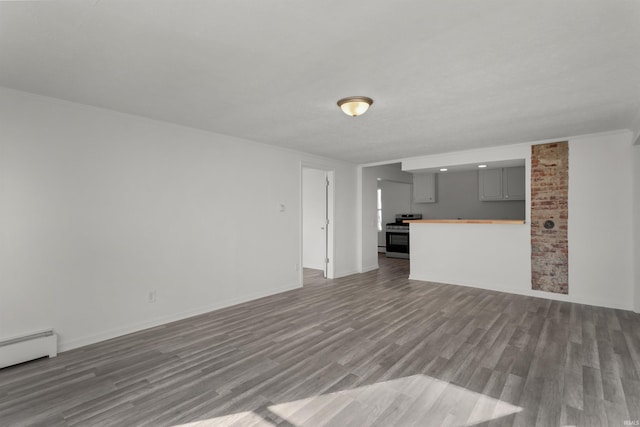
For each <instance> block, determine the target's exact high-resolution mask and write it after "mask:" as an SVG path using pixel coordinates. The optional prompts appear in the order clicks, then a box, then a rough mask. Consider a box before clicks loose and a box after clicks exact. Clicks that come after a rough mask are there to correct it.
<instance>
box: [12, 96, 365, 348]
mask: <svg viewBox="0 0 640 427" xmlns="http://www.w3.org/2000/svg"><path fill="white" fill-rule="evenodd" d="M304 162H313V163H316V164H323V165H325V166H326V168H327V169H333V170H335V182H336V185H335V187H336V189H335V192H336V194H335V218H336V221H335V247H336V260H335V261H336V265H335V270H336V276H340V275H343V274H349V273H352V272H354V271H355V270H356V269H357V267H358V265H357V260H356V257H355V254H356V239H355V232H354V230H356V221H355V214H354V212H355V210H356V209H355V208H356V206H355V202H354V200H355V198H356V184H355V183H356V167H355V166H354V165H349V164H346V163H342V162H335V161H331V160H329V159H322V158H317V157H314V156H307V155H304V154H301V153H297V152H293V151H288V150H281V149H277V148H274V147H270V146H266V145H262V144H257V143H253V142H249V141H244V140H240V139H235V138H231V137H227V136H222V135H217V134H213V133H208V132H203V131H199V130H195V129H190V128H186V127H181V126H177V125H172V124H168V123H162V122H157V121H153V120H148V119H144V118H140V117H135V116H131V115H126V114H120V113H116V112H111V111H107V110H102V109H98V108H92V107H87V106H83V105H79V104H73V103H68V102H63V101H58V100H55V99H51V98H46V97H40V96H35V95H30V94H26V93H22V92H17V91H13V90H8V89H3V88H0V272H1V274H2V277H1V280H0V295H1V297H0V338H2V337H7V336H12V335H17V334H21V333H26V332H29V331H33V330H38V329H43V328H47V327H53V328H54V329H55V330H56V331H57V332H58V333H59V334H60V337H61V349H63V350H64V349H69V348H73V347H77V346H80V345H84V344H88V343H91V342H95V341H99V340H101V339H106V338H110V337H113V336H117V335H120V334H124V333H128V332H131V331H134V330H138V329H142V328H144V327H147V326H152V325H157V324H160V323H163V322H166V321H169V320H174V319H178V318H182V317H187V316H189V315H192V314H197V313H201V312H206V311H209V310H211V309H214V308H218V307H222V306H226V305H230V304H233V303H235V302H239V301H244V300H248V299H252V298H255V297H258V296H262V295H268V294H272V293H275V292H278V291H281V290H285V289H291V288H295V287H298V286H300V285H301V282H300V277H301V276H300V272H299V271H296V266H297V265H298V264H299V262H300V251H301V248H300V241H301V234H300V230H301V224H300V206H301V199H300V195H301V182H300V177H301V172H300V168H301V164H302V163H304ZM281 204H284V205H285V206H286V210H285V211H284V212H280V205H281ZM152 290H155V291H157V302H156V303H153V304H152V303H148V302H147V295H148V292H149V291H152Z"/></svg>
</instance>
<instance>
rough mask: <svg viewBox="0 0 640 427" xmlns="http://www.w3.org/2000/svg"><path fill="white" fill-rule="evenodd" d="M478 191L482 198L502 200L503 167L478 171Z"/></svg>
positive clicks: (485, 199)
mask: <svg viewBox="0 0 640 427" xmlns="http://www.w3.org/2000/svg"><path fill="white" fill-rule="evenodd" d="M478 178H479V179H478V184H479V185H478V192H479V197H480V200H482V201H483V202H488V201H492V200H502V199H503V197H502V168H500V169H482V170H480V171H478Z"/></svg>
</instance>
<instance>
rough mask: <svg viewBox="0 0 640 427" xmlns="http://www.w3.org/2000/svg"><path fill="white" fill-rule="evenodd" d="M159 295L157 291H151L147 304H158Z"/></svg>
mask: <svg viewBox="0 0 640 427" xmlns="http://www.w3.org/2000/svg"><path fill="white" fill-rule="evenodd" d="M156 298H157V294H156V291H149V295H147V302H149V303H154V302H156Z"/></svg>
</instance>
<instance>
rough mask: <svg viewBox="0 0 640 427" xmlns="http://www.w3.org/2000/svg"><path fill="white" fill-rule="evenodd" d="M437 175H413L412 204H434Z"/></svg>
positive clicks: (435, 200) (436, 199)
mask: <svg viewBox="0 0 640 427" xmlns="http://www.w3.org/2000/svg"><path fill="white" fill-rule="evenodd" d="M437 181H438V175H436V174H435V173H425V174H417V173H416V174H413V202H414V203H436V202H437V201H438V198H437Z"/></svg>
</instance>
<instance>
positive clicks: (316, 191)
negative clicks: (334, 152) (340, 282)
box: [301, 166, 333, 284]
mask: <svg viewBox="0 0 640 427" xmlns="http://www.w3.org/2000/svg"><path fill="white" fill-rule="evenodd" d="M332 182H333V172H332V171H329V170H324V169H319V168H315V167H310V166H303V167H302V208H301V213H302V214H301V215H302V221H301V222H302V267H303V275H302V283H303V284H304V283H305V282H307V281H308V279H310V280H315V279H318V278H324V279H326V278H333V260H332V258H333V257H332V253H333V222H332V220H333V188H332Z"/></svg>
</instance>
